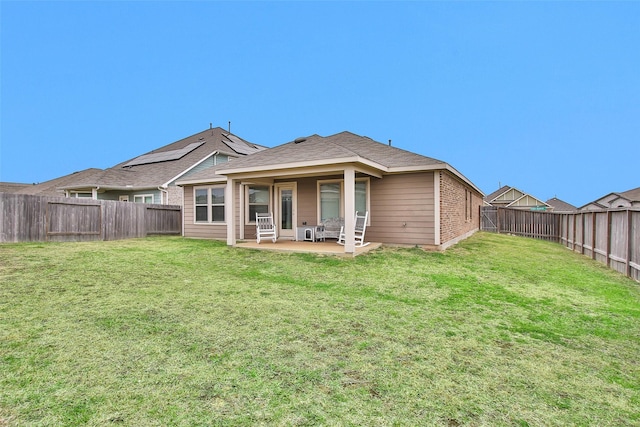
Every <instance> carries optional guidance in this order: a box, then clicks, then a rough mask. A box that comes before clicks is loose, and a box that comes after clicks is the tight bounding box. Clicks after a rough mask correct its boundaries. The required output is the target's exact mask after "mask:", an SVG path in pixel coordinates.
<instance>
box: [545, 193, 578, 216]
mask: <svg viewBox="0 0 640 427" xmlns="http://www.w3.org/2000/svg"><path fill="white" fill-rule="evenodd" d="M545 203H546V204H548V205H549V206H551V207H552V210H553V212H555V213H570V212H575V211H577V210H578V208H577V207H575V206H573V205H572V204H571V203H567V202H565V201H564V200H560V199H558V198H557V197H553V198H551V199H549V200H547V201H546V202H545Z"/></svg>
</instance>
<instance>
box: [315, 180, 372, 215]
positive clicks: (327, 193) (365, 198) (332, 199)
mask: <svg viewBox="0 0 640 427" xmlns="http://www.w3.org/2000/svg"><path fill="white" fill-rule="evenodd" d="M355 191H356V194H355V204H356V209H355V210H356V211H358V212H366V211H368V210H369V178H359V179H356V188H355ZM318 199H319V201H318V206H319V209H318V210H319V220H320V222H323V221H325V220H327V219H329V218H339V217H344V207H343V206H342V203H343V202H342V201H343V200H344V181H342V180H341V181H324V182H322V181H319V182H318ZM354 214H355V212H354Z"/></svg>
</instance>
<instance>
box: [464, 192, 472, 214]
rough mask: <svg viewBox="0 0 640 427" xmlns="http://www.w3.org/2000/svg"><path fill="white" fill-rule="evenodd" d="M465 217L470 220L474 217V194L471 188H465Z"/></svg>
mask: <svg viewBox="0 0 640 427" xmlns="http://www.w3.org/2000/svg"><path fill="white" fill-rule="evenodd" d="M464 219H465V220H466V221H467V222H469V221H471V220H472V219H473V194H472V193H471V191H470V190H466V189H465V190H464Z"/></svg>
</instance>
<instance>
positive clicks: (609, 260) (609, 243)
mask: <svg viewBox="0 0 640 427" xmlns="http://www.w3.org/2000/svg"><path fill="white" fill-rule="evenodd" d="M606 252H607V267H609V268H611V210H607V251H606Z"/></svg>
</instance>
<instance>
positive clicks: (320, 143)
mask: <svg viewBox="0 0 640 427" xmlns="http://www.w3.org/2000/svg"><path fill="white" fill-rule="evenodd" d="M348 158H361V159H366V160H369V161H372V162H375V163H377V164H379V165H381V166H384V167H387V168H393V167H411V166H430V165H443V166H444V165H445V164H446V163H445V162H442V161H440V160H437V159H433V158H431V157H426V156H422V155H420V154H416V153H412V152H410V151H406V150H402V149H400V148H396V147H392V146H389V145H387V144H382V143H380V142H377V141H374V140H372V139H371V138H368V137H364V136H359V135H355V134H353V133H351V132H346V131H345V132H341V133H338V134H335V135H331V136H327V137H322V136H319V135H311V136H308V137H306V138H298V139H296V140H295V141H292V142H288V143H286V144H282V145H279V146H277V147H274V148H270V149H268V150H264V151H261V152H258V153H255V154H252V155H250V156H247V157H245V158H241V159H234V160H233V161H232V162H229V163H227V164H225V165H222V166H221V167H220V168H219V169H218V171H219V172H220V173H224V172H225V171H226V170H237V169H257V168H263V167H268V166H275V165H286V164H292V163H298V162H310V161H317V162H322V161H327V163H330V162H333V161H334V160H338V159H348Z"/></svg>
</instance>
